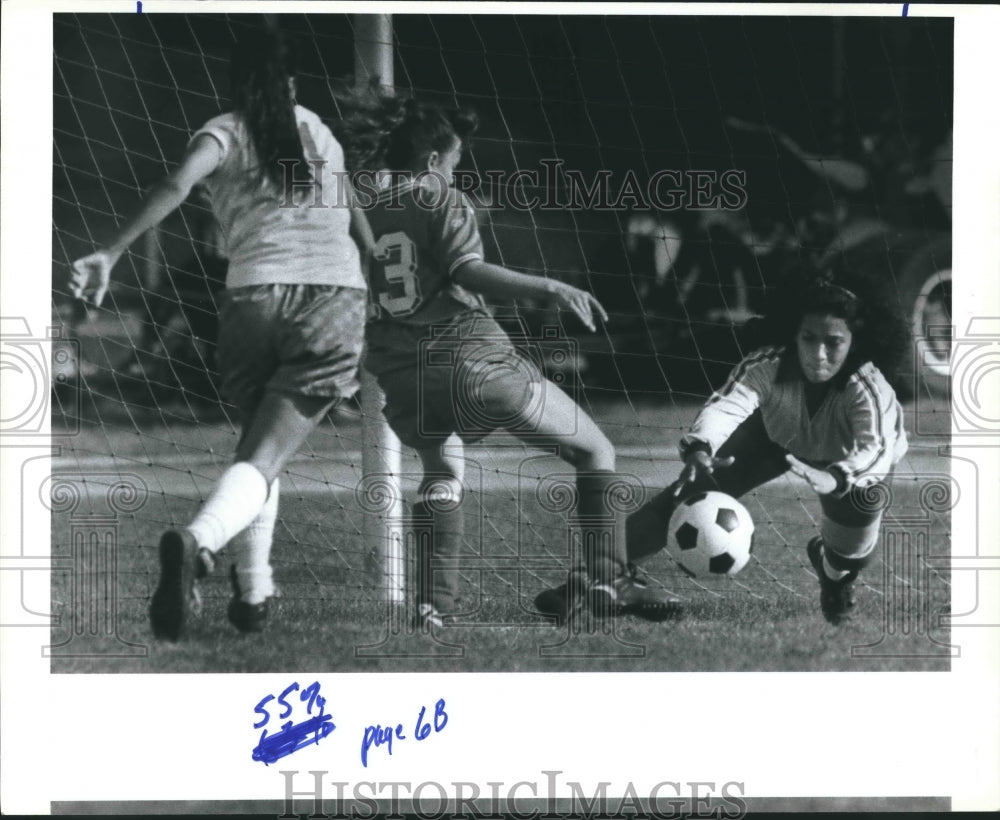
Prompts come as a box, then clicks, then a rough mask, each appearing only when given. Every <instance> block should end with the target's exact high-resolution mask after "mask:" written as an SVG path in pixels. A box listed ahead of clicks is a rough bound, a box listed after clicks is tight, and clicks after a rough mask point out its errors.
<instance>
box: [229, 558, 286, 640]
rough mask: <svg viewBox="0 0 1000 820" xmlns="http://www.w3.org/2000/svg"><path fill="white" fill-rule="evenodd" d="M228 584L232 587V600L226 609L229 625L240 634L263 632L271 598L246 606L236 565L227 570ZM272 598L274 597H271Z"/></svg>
mask: <svg viewBox="0 0 1000 820" xmlns="http://www.w3.org/2000/svg"><path fill="white" fill-rule="evenodd" d="M229 582H230V583H231V584H232V587H233V598H232V600H231V601H230V602H229V606H228V607H227V608H226V617H227V618H229V623H231V624H232V625H233V626H235V627H236V628H237V629H238V630H239V631H240V632H263V631H264V625H265V624H266V623H267V616H268V614H269V612H268V610H269V609H270V606H269V604H270V601H271V598H265V599H264V600H263V601H261V602H260V603H259V604H248V603H247V602H246V601H244V600H243V597H242V592H241V591H240V582H239V580H238V579H237V576H236V565H235V564H234V565H232V566H230V568H229ZM272 597H274V596H272Z"/></svg>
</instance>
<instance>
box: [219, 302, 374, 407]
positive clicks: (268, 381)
mask: <svg viewBox="0 0 1000 820" xmlns="http://www.w3.org/2000/svg"><path fill="white" fill-rule="evenodd" d="M365 302H366V294H365V291H363V290H359V289H358V288H344V287H334V286H331V285H250V286H247V287H241V288H232V289H229V290H225V291H223V293H222V306H221V308H220V311H219V344H218V347H217V349H216V360H217V363H218V367H219V372H220V374H221V376H222V392H223V395H224V396H225V397H226V398H227V399H228V400H229V401H231V402H232V403H233V404H235V405H236V407H237V408H238V409H239V411H240V414H241V416H242V418H243V419H244V420H247V419H249V418H250V417H251V416H252V415H253V413H254V411H255V410H256V408H257V406H258V405H259V404H260V402H261V400H262V399H263V397H264V394H265V393H266V392H267V391H274V392H277V393H282V394H285V395H291V396H296V395H298V396H313V397H317V398H327V399H329V400H330V401H331V402H334V403H339V402H341V401H343V400H344V399H348V398H350V397H351V396H353V395H354V394H355V393H356V392H357V390H358V386H359V385H358V365H359V363H360V360H361V354H362V351H363V349H364V327H365V310H366V308H365Z"/></svg>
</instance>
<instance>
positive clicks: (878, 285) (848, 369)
mask: <svg viewBox="0 0 1000 820" xmlns="http://www.w3.org/2000/svg"><path fill="white" fill-rule="evenodd" d="M809 314H818V315H821V316H837V317H839V318H841V319H843V320H844V321H846V322H847V326H848V327H849V328H850V330H851V334H852V337H853V338H852V341H851V350H850V353H849V354H848V357H847V360H846V361H845V363H844V366H843V368H842V369H841V370H840V372H839V373H838V374H837V376H836V379H835V383H839V384H841V385H842V384H843V383H844V382H846V380H847V379H848V378H849V377H850V376H851V374H853V373H854V372H855V371H856V370H857V369H858V368H859V367H860V366H861V365H863V364H864V363H865V362H871V363H872V364H874V365H875V366H876V367H877V368H878V369H879V370H880V371H881V372H882V374H883V375H885V376H886V378H888V379H890V380H893V379H894V378H895V377H896V376H897V375H898V369H899V367H900V364H901V363H902V361H903V359H904V357H905V355H906V352H907V347H908V345H909V344H910V343H911V340H910V332H909V327H908V325H907V323H906V320H905V318H904V317H903V314H902V311H901V307H900V302H899V296H898V293H897V289H896V283H895V279H894V278H893V277H892V276H891V275H890V274H889V272H886V275H885V276H879V275H878V274H877V273H876V272H873V271H871V270H860V269H854V268H850V267H848V266H846V265H843V264H838V265H836V266H834V267H831V268H827V269H824V270H822V271H820V272H816V271H807V270H803V269H801V268H800V269H796V270H793V271H790V272H789V273H788V274H787V275H786V277H785V278H784V281H783V282H782V283H781V284H780V285H779V286H778V287H775V288H774V289H773V290H772V291H771V293H770V294H769V298H768V304H767V307H766V309H765V314H764V317H763V318H762V319H757V320H754V326H753V327H752V328H750V333H749V334H748V338H749V339H750V340H751V344H752V346H754V347H759V346H763V345H779V346H784V347H786V348H789V349H794V348H795V337H796V336H797V335H798V332H799V328H800V327H801V325H802V319H803V317H804V316H806V315H809Z"/></svg>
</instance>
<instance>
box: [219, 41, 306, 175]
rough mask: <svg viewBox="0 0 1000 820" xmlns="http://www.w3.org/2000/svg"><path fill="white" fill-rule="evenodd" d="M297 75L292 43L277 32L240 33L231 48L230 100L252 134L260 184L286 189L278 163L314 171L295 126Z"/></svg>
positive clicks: (281, 169)
mask: <svg viewBox="0 0 1000 820" xmlns="http://www.w3.org/2000/svg"><path fill="white" fill-rule="evenodd" d="M295 72H296V56H295V49H294V46H293V44H292V43H291V42H290V41H289V40H288V39H287V38H286V37H285V36H284V35H283V34H282V33H281V32H280V31H278V30H277V29H274V28H270V27H269V28H266V29H253V30H250V31H247V32H244V33H242V34H241V35H240V36H239V38H238V39H237V40H236V42H235V43H234V45H233V50H232V57H231V59H230V63H229V83H230V95H231V97H232V101H233V105H234V107H235V108H236V110H237V111H238V112H240V113H241V114H242V115H243V117H244V119H245V122H246V126H247V129H248V130H249V132H250V141H251V142H252V143H253V147H254V151H255V152H256V155H257V161H258V163H259V165H258V167H257V171H258V173H259V175H260V179H261V182H264V181H265V180H267V181H269V182H270V183H271V184H272V185H274V186H276V187H277V188H278V190H279V191H282V192H284V190H285V169H284V168H283V167H282V165H281V164H280V163H279V160H298V162H299V164H298V165H293V166H292V167H293V168H294V169H296V170H298V171H299V173H300V174H301V173H303V171H302V170H300V169H305V173H309V174H310V177H311V170H310V166H309V164H308V163H307V162H306V158H305V154H304V152H303V150H302V140H301V138H300V137H299V128H298V124H297V123H296V121H295V97H294V93H293V90H292V85H291V82H290V81H291V80H293V79H294V77H295Z"/></svg>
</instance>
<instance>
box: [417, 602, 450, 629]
mask: <svg viewBox="0 0 1000 820" xmlns="http://www.w3.org/2000/svg"><path fill="white" fill-rule="evenodd" d="M413 626H414V628H415V629H421V630H423V631H424V632H430V631H431V628H432V627H435V626H444V615H442V614H441V613H440V612H438V611H437V610H436V609H435V608H434V605H433V604H418V605H417V614H416V615H415V616H414V617H413Z"/></svg>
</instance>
